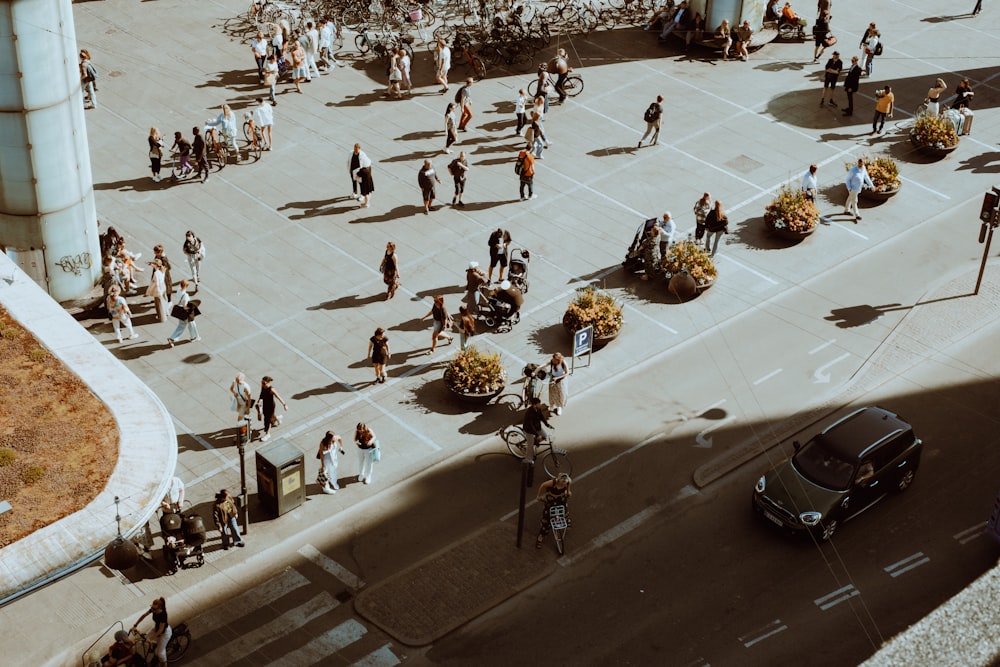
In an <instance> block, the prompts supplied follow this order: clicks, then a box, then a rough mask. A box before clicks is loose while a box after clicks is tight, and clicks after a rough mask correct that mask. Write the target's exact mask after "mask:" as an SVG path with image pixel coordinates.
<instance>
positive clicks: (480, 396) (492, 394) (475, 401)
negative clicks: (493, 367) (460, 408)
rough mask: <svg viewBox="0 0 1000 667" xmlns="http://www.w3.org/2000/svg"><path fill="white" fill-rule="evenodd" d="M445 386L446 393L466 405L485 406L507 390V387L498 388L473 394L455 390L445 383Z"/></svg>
mask: <svg viewBox="0 0 1000 667" xmlns="http://www.w3.org/2000/svg"><path fill="white" fill-rule="evenodd" d="M445 386H446V387H448V391H450V392H451V393H452V395H453V396H455V397H456V398H457V399H458V400H460V401H462V402H463V403H466V404H467V405H486V404H488V403H490V402H491V401H492V400H493V399H494V398H496V397H497V396H499V395H500V394H502V393H503V392H504V390H505V389H506V388H507V385H504V386H502V387H500V388H499V389H494V390H493V391H488V392H482V393H474V392H463V391H459V390H457V389H455V388H454V387H452V386H451V385H449V384H448V383H447V382H445Z"/></svg>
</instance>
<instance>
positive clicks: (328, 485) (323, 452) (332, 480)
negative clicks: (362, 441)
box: [316, 431, 344, 493]
mask: <svg viewBox="0 0 1000 667" xmlns="http://www.w3.org/2000/svg"><path fill="white" fill-rule="evenodd" d="M343 455H344V443H343V441H342V440H341V439H340V436H339V435H337V434H336V433H334V432H333V431H327V432H326V436H325V437H324V438H323V440H322V442H320V443H319V451H318V452H317V453H316V456H317V458H319V475H318V476H317V478H316V481H317V482H319V484H320V486H322V487H323V493H336V492H337V489H339V488H340V484H338V483H337V463H338V462H339V459H340V456H343Z"/></svg>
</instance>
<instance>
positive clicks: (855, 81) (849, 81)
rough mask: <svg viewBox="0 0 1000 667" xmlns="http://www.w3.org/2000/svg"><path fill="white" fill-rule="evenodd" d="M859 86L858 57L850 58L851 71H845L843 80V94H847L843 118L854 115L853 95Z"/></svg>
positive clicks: (859, 69)
mask: <svg viewBox="0 0 1000 667" xmlns="http://www.w3.org/2000/svg"><path fill="white" fill-rule="evenodd" d="M860 84H861V66H860V65H858V57H857V56H853V57H852V58H851V69H849V70H847V78H845V79H844V92H845V93H847V108H846V109H844V115H845V116H852V115H854V93H856V92H858V86H859V85H860Z"/></svg>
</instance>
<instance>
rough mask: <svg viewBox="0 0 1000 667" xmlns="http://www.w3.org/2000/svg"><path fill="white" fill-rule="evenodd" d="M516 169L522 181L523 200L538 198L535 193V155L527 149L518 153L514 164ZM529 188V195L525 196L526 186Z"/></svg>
mask: <svg viewBox="0 0 1000 667" xmlns="http://www.w3.org/2000/svg"><path fill="white" fill-rule="evenodd" d="M514 171H516V172H517V174H518V176H519V178H520V181H521V188H520V190H521V201H524V200H525V199H537V198H538V195H536V194H535V156H534V155H532V154H531V152H530V151H529V150H527V149H524V150H522V151H521V152H520V153H518V154H517V162H516V163H515V164H514ZM525 187H527V188H528V196H527V197H525V196H524V188H525Z"/></svg>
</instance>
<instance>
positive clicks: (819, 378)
mask: <svg viewBox="0 0 1000 667" xmlns="http://www.w3.org/2000/svg"><path fill="white" fill-rule="evenodd" d="M849 356H851V355H850V353H849V352H845V353H844V354H842V355H840V356H839V357H837V358H836V359H834V360H832V361H828V362H826V363H825V364H823V365H822V366H820V367H819V368H817V369H816V370H815V371H814V372H813V382H815V383H816V384H825V383H827V382H829V381H830V374H829V373H827V372H826V371H828V370H829V369H830V368H832V367H833V366H835V365H836V364H839V363H840V362H841V361H843V360H844V359H847V358H848V357H849Z"/></svg>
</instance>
